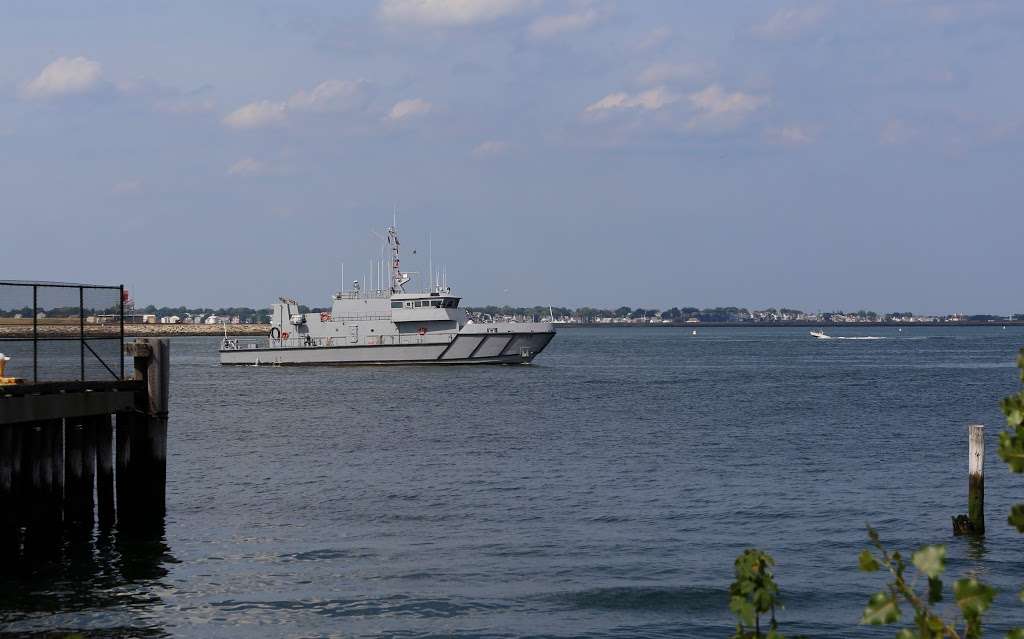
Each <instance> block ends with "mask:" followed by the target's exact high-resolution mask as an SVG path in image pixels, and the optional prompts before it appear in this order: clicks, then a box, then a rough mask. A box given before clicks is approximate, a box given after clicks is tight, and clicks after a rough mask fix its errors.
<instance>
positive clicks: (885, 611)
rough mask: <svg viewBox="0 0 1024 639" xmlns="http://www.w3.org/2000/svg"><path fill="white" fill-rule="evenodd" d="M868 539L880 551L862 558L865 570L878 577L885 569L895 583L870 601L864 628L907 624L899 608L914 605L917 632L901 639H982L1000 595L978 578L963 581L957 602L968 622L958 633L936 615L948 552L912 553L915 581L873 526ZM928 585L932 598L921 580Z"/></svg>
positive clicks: (901, 635)
mask: <svg viewBox="0 0 1024 639" xmlns="http://www.w3.org/2000/svg"><path fill="white" fill-rule="evenodd" d="M868 539H869V540H870V542H871V545H872V546H874V548H875V551H876V552H872V551H871V550H869V549H867V548H865V549H864V550H863V551H861V553H860V557H859V561H858V563H859V565H860V569H861V570H863V571H865V572H875V571H877V570H880V569H882V568H884V569H885V570H887V571H888V572H889V574H890V575H891V577H892V580H891V581H890V582H889V583H888V584H887V586H886V589H885V590H882V591H880V592H877V593H875V594H874V595H872V596H871V599H869V600H868V605H867V607H866V608H865V609H864V614H863V616H862V617H861V623H864V624H872V625H880V624H890V623H896V622H898V621H900V620H901V619H902V615H903V612H902V610H901V609H900V603H901V602H902V603H905V604H907V605H909V606H910V608H911V609H912V610H913V612H914V628H915V629H913V630H912V629H910V628H904V629H902V630H900V632H899V633H897V635H896V637H897V639H911V638H917V639H932V638H939V637H949V638H951V639H977V638H979V637H981V621H982V615H983V614H984V612H985V611H986V610H988V609H989V607H990V606H991V605H992V600H993V598H994V597H995V595H996V591H995V589H994V588H992V587H991V586H988V585H986V584H984V583H982V582H980V581H978V580H977V579H975V578H973V577H966V578H963V579H959V580H957V581H956V583H954V584H953V599H954V600H955V601H956V605H957V607H958V608H959V609H960V615H961V616H962V617H963V622H964V625H963V628H962V629H958V627H957V622H956V621H947V620H945V619H943V618H942V616H941V615H940V614H939V613H938V612H937V611H936V610H935V608H934V606H935V605H936V604H938V603H940V602H941V601H942V598H943V583H942V579H941V578H940V576H941V575H942V573H943V572H945V570H946V547H945V546H924V547H923V548H921V549H920V550H918V551H916V552H915V553H913V554H912V555H911V557H910V561H911V563H912V564H913V565H914V568H916V569H917V570H916V572H917V574H916V575H915V576H914V577H913V578H912V579H910V580H908V577H907V570H908V568H909V566H908V565H907V562H906V561H905V560H904V559H903V556H902V555H901V554H900V553H899V552H898V551H897V552H892V553H890V552H889V551H888V550H886V548H885V546H883V545H882V541H881V539H880V538H879V536H878V532H877V531H876V530H875V529H874V528H871V527H870V526H869V527H868ZM922 578H923V579H925V580H926V581H927V584H928V591H927V594H924V595H922V594H919V593H918V592H917V585H918V581H919V580H920V579H922Z"/></svg>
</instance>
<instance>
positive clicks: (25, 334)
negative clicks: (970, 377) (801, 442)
mask: <svg viewBox="0 0 1024 639" xmlns="http://www.w3.org/2000/svg"><path fill="white" fill-rule="evenodd" d="M980 326H988V327H1002V326H1024V321H1019V320H1017V321H1012V322H1011V321H1006V322H971V321H963V322H920V323H918V322H914V323H906V322H858V323H835V324H833V323H828V322H756V323H755V322H700V323H685V322H673V323H668V324H660V323H650V324H627V323H615V324H611V323H608V324H604V323H596V322H595V323H589V324H582V323H574V324H555V327H556V329H563V328H565V329H590V328H682V329H691V330H696V329H698V328H828V329H835V328H882V327H885V328H947V327H951V328H952V327H980ZM226 329H227V335H228V337H265V336H268V335H269V334H270V324H227V325H226ZM85 331H86V337H87V338H88V337H96V338H100V337H116V336H117V335H118V333H119V331H118V327H117V326H96V325H90V324H87V325H86V327H85ZM224 333H225V325H223V324H125V326H124V335H125V337H222V336H223V335H224ZM39 336H40V337H78V326H77V325H64V326H59V325H58V326H54V325H43V326H40V327H39ZM5 337H6V338H18V339H32V327H31V326H24V325H19V326H9V325H8V326H4V325H0V338H5Z"/></svg>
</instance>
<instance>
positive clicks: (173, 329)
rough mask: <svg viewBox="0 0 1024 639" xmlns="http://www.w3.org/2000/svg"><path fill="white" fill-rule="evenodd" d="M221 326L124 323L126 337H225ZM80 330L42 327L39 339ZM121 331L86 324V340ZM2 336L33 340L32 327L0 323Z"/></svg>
mask: <svg viewBox="0 0 1024 639" xmlns="http://www.w3.org/2000/svg"><path fill="white" fill-rule="evenodd" d="M224 328H225V327H224V325H222V324H125V325H124V335H125V337H197V336H200V337H201V336H208V337H220V336H222V335H224ZM78 332H79V327H78V325H77V324H75V325H68V324H63V325H51V324H43V325H40V326H39V336H40V337H78ZM119 332H120V327H119V326H114V325H96V324H86V325H85V336H86V337H114V336H116V335H117V334H118V333H119ZM227 333H228V335H229V336H231V337H257V336H259V337H261V336H264V335H267V334H269V333H270V325H269V324H228V325H227ZM0 337H22V338H25V337H27V338H31V337H32V325H31V324H29V325H25V324H16V325H4V324H0Z"/></svg>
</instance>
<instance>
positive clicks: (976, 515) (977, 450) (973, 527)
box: [953, 424, 985, 535]
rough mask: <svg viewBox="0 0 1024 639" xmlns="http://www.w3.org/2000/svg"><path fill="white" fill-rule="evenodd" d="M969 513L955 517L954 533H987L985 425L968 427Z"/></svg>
mask: <svg viewBox="0 0 1024 639" xmlns="http://www.w3.org/2000/svg"><path fill="white" fill-rule="evenodd" d="M967 432H968V435H967V444H968V452H967V515H966V516H965V515H958V516H956V517H954V518H953V534H955V535H964V534H969V535H984V534H985V427H984V426H982V425H980V424H974V425H971V426H968V427H967Z"/></svg>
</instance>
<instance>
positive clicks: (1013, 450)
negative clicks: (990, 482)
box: [999, 348, 1024, 532]
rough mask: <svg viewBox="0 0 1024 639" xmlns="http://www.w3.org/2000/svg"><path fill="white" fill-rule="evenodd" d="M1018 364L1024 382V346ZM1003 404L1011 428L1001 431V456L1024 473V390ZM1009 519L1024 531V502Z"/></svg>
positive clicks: (1011, 396) (1016, 470) (1018, 356)
mask: <svg viewBox="0 0 1024 639" xmlns="http://www.w3.org/2000/svg"><path fill="white" fill-rule="evenodd" d="M1017 366H1018V368H1020V380H1021V382H1022V383H1024V348H1022V349H1020V353H1019V354H1018V355H1017ZM1001 406H1002V409H1003V414H1004V415H1006V425H1007V426H1008V427H1009V430H1005V431H1003V432H1001V433H999V457H1000V458H1001V459H1002V460H1003V461H1004V462H1006V465H1007V466H1009V467H1010V470H1011V471H1013V472H1015V473H1024V390H1021V391H1020V392H1018V393H1017V394H1016V395H1010V396H1009V397H1006V398H1004V399H1003V401H1002V402H1001ZM1007 521H1008V522H1009V523H1010V525H1011V526H1013V527H1014V528H1016V529H1017V532H1024V504H1015V505H1014V506H1013V507H1012V508H1011V509H1010V516H1009V517H1008V518H1007Z"/></svg>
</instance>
